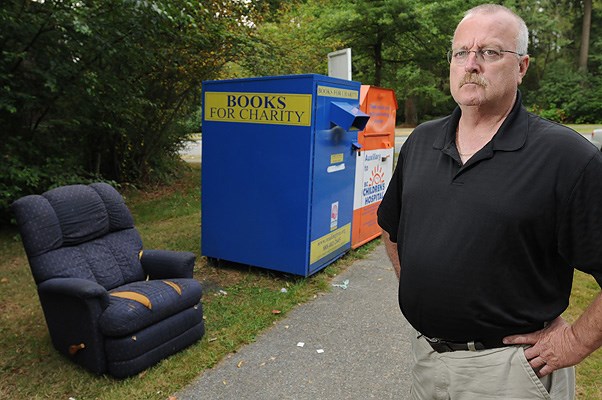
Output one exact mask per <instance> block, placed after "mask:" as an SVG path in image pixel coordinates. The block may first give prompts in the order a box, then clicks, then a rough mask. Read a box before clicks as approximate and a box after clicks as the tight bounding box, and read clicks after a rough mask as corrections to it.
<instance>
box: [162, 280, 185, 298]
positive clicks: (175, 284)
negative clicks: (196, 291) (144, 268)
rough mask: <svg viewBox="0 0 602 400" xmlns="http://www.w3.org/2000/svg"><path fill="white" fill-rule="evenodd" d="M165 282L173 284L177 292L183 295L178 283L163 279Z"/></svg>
mask: <svg viewBox="0 0 602 400" xmlns="http://www.w3.org/2000/svg"><path fill="white" fill-rule="evenodd" d="M163 283H165V284H167V285H169V286H171V287H172V288H173V289H174V290H175V291H176V292H178V294H179V295H180V296H181V295H182V288H181V287H180V286H179V285H178V284H177V283H174V282H172V281H163Z"/></svg>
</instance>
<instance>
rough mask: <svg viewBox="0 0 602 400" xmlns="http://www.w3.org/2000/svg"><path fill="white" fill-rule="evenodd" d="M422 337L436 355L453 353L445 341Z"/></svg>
mask: <svg viewBox="0 0 602 400" xmlns="http://www.w3.org/2000/svg"><path fill="white" fill-rule="evenodd" d="M422 336H423V337H424V339H426V341H427V342H428V344H430V345H431V347H432V348H433V350H435V351H436V352H437V353H447V352H450V351H454V349H452V348H451V347H450V346H449V345H448V344H447V342H446V341H445V340H443V339H439V338H431V337H428V336H426V335H422Z"/></svg>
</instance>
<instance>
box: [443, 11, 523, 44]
mask: <svg viewBox="0 0 602 400" xmlns="http://www.w3.org/2000/svg"><path fill="white" fill-rule="evenodd" d="M496 12H505V13H507V14H509V15H511V16H512V17H513V18H514V19H515V20H516V23H517V26H518V34H517V36H516V52H517V53H520V54H527V52H528V50H529V29H528V28H527V24H525V21H524V20H523V19H522V18H521V17H519V16H518V15H517V14H516V13H515V12H514V11H512V10H510V9H509V8H507V7H504V6H501V5H499V4H481V5H480V6H476V7H474V8H471V9H470V10H468V11H466V13H464V18H462V21H464V20H465V19H467V18H469V17H472V16H473V15H476V14H494V13H496ZM462 21H460V23H461V22H462ZM458 25H459V24H458ZM456 29H457V28H456ZM454 36H455V33H454Z"/></svg>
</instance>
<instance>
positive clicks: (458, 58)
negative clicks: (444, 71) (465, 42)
mask: <svg viewBox="0 0 602 400" xmlns="http://www.w3.org/2000/svg"><path fill="white" fill-rule="evenodd" d="M470 53H475V55H476V56H477V59H478V60H479V61H483V62H486V63H493V62H496V61H499V60H501V59H502V57H503V56H504V53H512V54H516V55H517V56H519V57H522V56H524V54H522V53H517V52H516V51H511V50H494V49H481V50H450V51H448V52H447V62H448V63H450V64H451V63H454V64H457V65H464V64H465V63H466V60H468V56H469V55H470Z"/></svg>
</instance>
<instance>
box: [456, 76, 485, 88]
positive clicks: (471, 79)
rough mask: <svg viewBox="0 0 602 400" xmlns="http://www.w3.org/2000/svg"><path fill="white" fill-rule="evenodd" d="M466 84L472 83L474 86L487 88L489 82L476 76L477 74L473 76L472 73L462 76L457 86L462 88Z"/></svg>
mask: <svg viewBox="0 0 602 400" xmlns="http://www.w3.org/2000/svg"><path fill="white" fill-rule="evenodd" d="M467 83H474V84H476V85H479V86H483V87H487V85H488V84H489V82H487V79H485V78H483V76H482V75H478V74H474V73H468V74H466V75H464V78H462V80H460V83H459V84H458V86H459V87H462V86H464V85H466V84H467Z"/></svg>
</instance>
